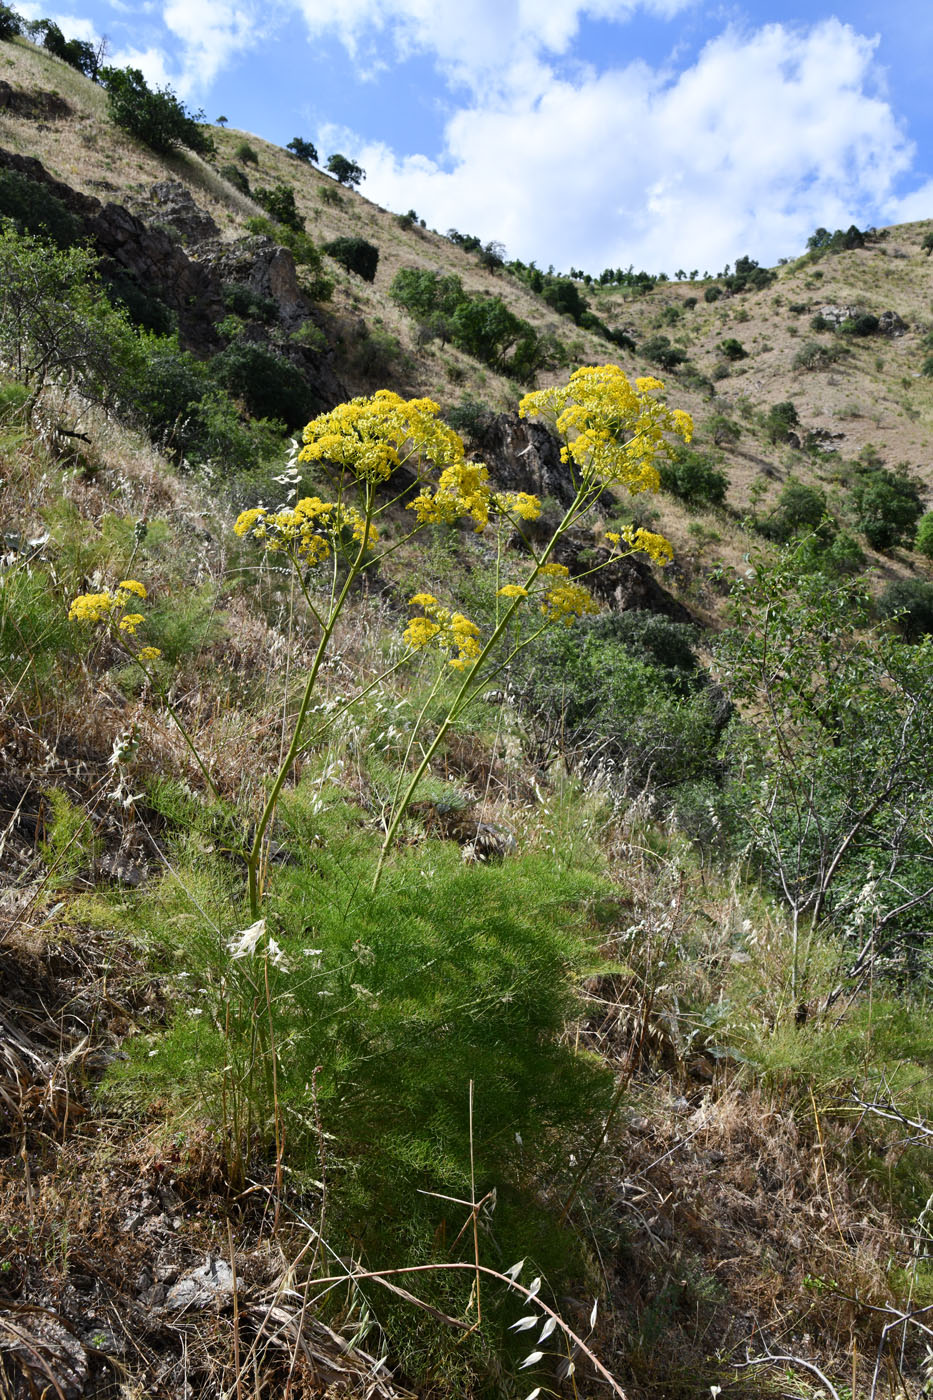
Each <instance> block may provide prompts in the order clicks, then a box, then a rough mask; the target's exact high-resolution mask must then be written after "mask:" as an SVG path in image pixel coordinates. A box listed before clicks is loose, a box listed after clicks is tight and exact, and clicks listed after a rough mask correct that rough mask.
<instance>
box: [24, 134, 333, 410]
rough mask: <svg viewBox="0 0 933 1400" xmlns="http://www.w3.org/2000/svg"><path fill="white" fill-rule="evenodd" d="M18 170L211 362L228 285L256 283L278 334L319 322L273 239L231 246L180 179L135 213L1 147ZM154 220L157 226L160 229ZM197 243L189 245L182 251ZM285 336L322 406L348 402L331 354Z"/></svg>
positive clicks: (105, 266) (107, 271)
mask: <svg viewBox="0 0 933 1400" xmlns="http://www.w3.org/2000/svg"><path fill="white" fill-rule="evenodd" d="M3 168H5V169H8V170H15V171H17V172H18V173H19V174H21V175H25V176H26V177H27V178H28V179H30V180H33V181H35V182H36V183H37V184H40V185H45V186H46V187H47V188H48V189H49V190H50V191H51V193H53V194H54V195H55V196H56V198H57V199H59V200H60V201H61V202H62V204H64V205H65V207H66V208H67V209H68V210H69V211H70V212H71V213H72V214H74V215H75V216H76V217H77V219H78V220H79V222H80V224H81V226H82V232H83V234H84V236H85V237H87V238H89V239H90V240H91V242H92V243H93V245H94V247H95V249H96V250H97V252H98V253H99V255H100V257H101V272H102V273H103V275H104V276H105V277H107V278H109V279H110V280H111V281H115V282H116V283H117V285H118V287H119V284H120V281H121V280H122V279H126V278H128V279H129V280H130V281H131V282H132V283H134V284H135V286H136V287H138V288H139V289H140V290H141V291H142V292H143V293H144V294H145V295H146V296H148V297H150V298H156V299H158V300H159V301H161V302H163V303H164V304H165V306H167V307H169V308H170V310H171V311H173V312H174V313H175V316H176V317H177V322H178V331H179V338H180V341H181V344H182V346H183V348H185V349H188V350H192V351H194V353H195V354H197V355H202V356H206V355H210V354H213V353H215V352H217V351H219V350H220V349H221V348H222V344H223V342H222V341H221V339H220V337H219V335H218V333H217V330H216V329H215V326H216V323H217V322H218V321H221V320H222V319H223V317H224V315H225V309H226V308H225V304H224V284H225V283H231V282H236V283H240V284H246V285H247V286H249V287H250V288H251V289H252V290H253V291H254V292H256V293H257V295H258V296H259V297H262V298H263V299H265V300H267V301H269V302H271V303H272V304H273V305H274V306H275V308H276V313H275V316H274V318H273V320H274V322H276V323H277V327H276V328H277V329H278V330H279V331H283V332H284V333H285V337H290V336H291V335H292V334H293V333H294V332H295V331H296V330H298V329H299V328H300V327H301V326H302V325H303V324H304V323H305V322H307V321H312V322H314V323H315V324H317V323H318V316H317V314H316V313H315V311H314V309H313V307H312V306H311V305H309V303H308V302H307V301H306V299H305V297H304V296H303V295H302V292H301V288H300V286H299V283H298V276H297V272H296V269H295V262H294V259H293V257H292V255H291V253H290V252H289V251H288V250H287V249H286V248H280V247H279V246H278V245H277V244H276V243H275V242H274V241H273V240H272V239H271V238H263V237H248V238H243V239H240V240H238V241H237V242H236V243H224V242H222V241H221V239H220V237H219V233H220V231H219V229H218V227H217V224H216V223H215V221H214V220H213V218H212V217H211V216H210V214H208V213H207V212H206V211H205V210H203V209H201V208H200V206H199V205H198V204H197V203H196V202H195V200H194V199H193V197H192V195H191V193H190V191H189V190H187V189H186V187H185V186H184V185H182V184H181V183H180V182H179V181H176V180H165V181H161V182H159V183H158V184H156V185H154V186H153V187H152V189H151V190H150V192H149V196H148V197H147V199H146V200H145V201H142V202H140V203H139V204H137V209H138V210H141V211H143V212H145V214H147V215H148V220H147V218H144V217H141V215H140V213H139V212H133V211H131V210H129V209H127V208H125V207H124V206H123V205H121V204H115V203H112V202H111V203H106V204H105V203H102V202H101V201H100V200H99V199H97V198H95V197H94V196H93V195H87V194H82V193H81V192H80V191H78V190H75V189H72V187H71V186H70V185H66V184H64V183H63V182H62V181H60V180H56V179H54V178H53V176H51V175H50V174H49V172H48V171H47V170H46V169H45V167H44V166H43V165H42V164H41V162H40V161H38V160H35V159H34V158H33V157H31V156H20V155H17V154H15V153H13V152H11V151H4V150H2V149H0V169H3ZM150 220H152V221H155V222H154V223H153V222H150ZM183 243H187V244H188V246H187V248H186V247H184V246H182V245H183ZM246 334H247V336H248V338H250V339H260V340H263V341H266V340H269V339H270V336H269V329H268V328H267V327H264V326H261V325H258V324H256V325H253V324H252V323H251V324H250V325H249V326H248V327H247V331H246ZM285 337H282V336H277V337H276V340H275V343H276V348H277V349H278V350H279V353H285V354H287V356H288V358H289V359H291V360H292V361H293V362H294V363H295V364H296V365H298V366H299V368H300V369H301V371H302V373H303V374H304V375H305V377H306V378H307V380H308V383H309V385H310V386H311V387H312V389H313V390H314V392H315V395H316V397H317V399H318V400H319V401H320V402H321V403H322V404H323V405H326V406H333V405H334V404H336V403H339V402H340V401H341V399H344V398H346V391H345V388H344V386H343V385H342V384H341V383H340V381H339V380H338V379H337V377H336V375H335V374H334V372H333V370H332V368H331V365H330V356H329V354H328V353H327V352H326V351H325V352H323V353H322V352H320V351H316V350H309V349H308V348H306V347H302V346H300V345H297V344H289V343H288V341H287V340H285V347H284V351H283V348H282V342H283V340H284V339H285Z"/></svg>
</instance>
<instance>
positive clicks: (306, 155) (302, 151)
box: [285, 136, 317, 165]
mask: <svg viewBox="0 0 933 1400" xmlns="http://www.w3.org/2000/svg"><path fill="white" fill-rule="evenodd" d="M285 149H286V151H291V153H292V155H293V156H294V157H295V159H296V160H303V161H305V162H306V163H307V164H308V165H317V147H316V146H315V144H314V142H313V141H305V140H304V139H303V137H301V136H293V137H292V139H291V141H289V143H288V145H287V146H286V147H285Z"/></svg>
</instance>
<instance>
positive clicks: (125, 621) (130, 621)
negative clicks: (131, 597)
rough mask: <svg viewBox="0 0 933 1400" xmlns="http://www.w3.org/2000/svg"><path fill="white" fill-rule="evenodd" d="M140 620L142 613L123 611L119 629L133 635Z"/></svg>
mask: <svg viewBox="0 0 933 1400" xmlns="http://www.w3.org/2000/svg"><path fill="white" fill-rule="evenodd" d="M142 621H144V619H143V615H142V613H124V614H123V616H122V617H121V618H120V622H119V627H120V631H121V632H129V634H130V636H131V637H132V636H135V634H136V628H137V627H138V626H139V624H140V623H141V622H142Z"/></svg>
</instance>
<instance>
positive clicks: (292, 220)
mask: <svg viewBox="0 0 933 1400" xmlns="http://www.w3.org/2000/svg"><path fill="white" fill-rule="evenodd" d="M253 199H255V201H256V203H257V204H260V205H261V206H262V207H263V209H265V211H266V213H267V214H269V215H271V217H272V218H273V219H274V220H275V222H276V223H277V224H281V225H282V227H283V228H288V229H291V230H292V231H293V232H294V233H304V229H305V221H304V219H303V218H302V217H301V215H300V214H299V213H298V209H297V207H296V205H295V191H294V189H293V187H292V186H291V185H276V187H275V189H272V190H267V189H257V190H253Z"/></svg>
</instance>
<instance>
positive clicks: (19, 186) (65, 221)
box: [0, 170, 83, 248]
mask: <svg viewBox="0 0 933 1400" xmlns="http://www.w3.org/2000/svg"><path fill="white" fill-rule="evenodd" d="M0 217H3V218H7V219H12V221H13V225H14V227H15V228H16V229H17V231H18V232H19V233H34V234H37V235H39V236H41V237H45V238H50V239H51V240H52V242H53V243H55V244H56V245H57V246H58V247H59V248H70V247H72V245H73V244H75V243H77V242H78V241H79V240H80V238H81V236H82V233H83V225H82V223H81V220H80V219H79V218H78V217H77V216H76V215H74V214H72V213H71V211H70V209H68V207H67V206H66V205H65V204H64V203H63V202H62V201H61V200H60V199H59V198H58V196H57V195H56V194H55V193H53V191H52V189H51V188H50V187H49V186H48V185H44V184H40V183H39V181H38V180H30V179H28V177H27V176H25V175H20V174H19V172H18V171H16V170H0Z"/></svg>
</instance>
